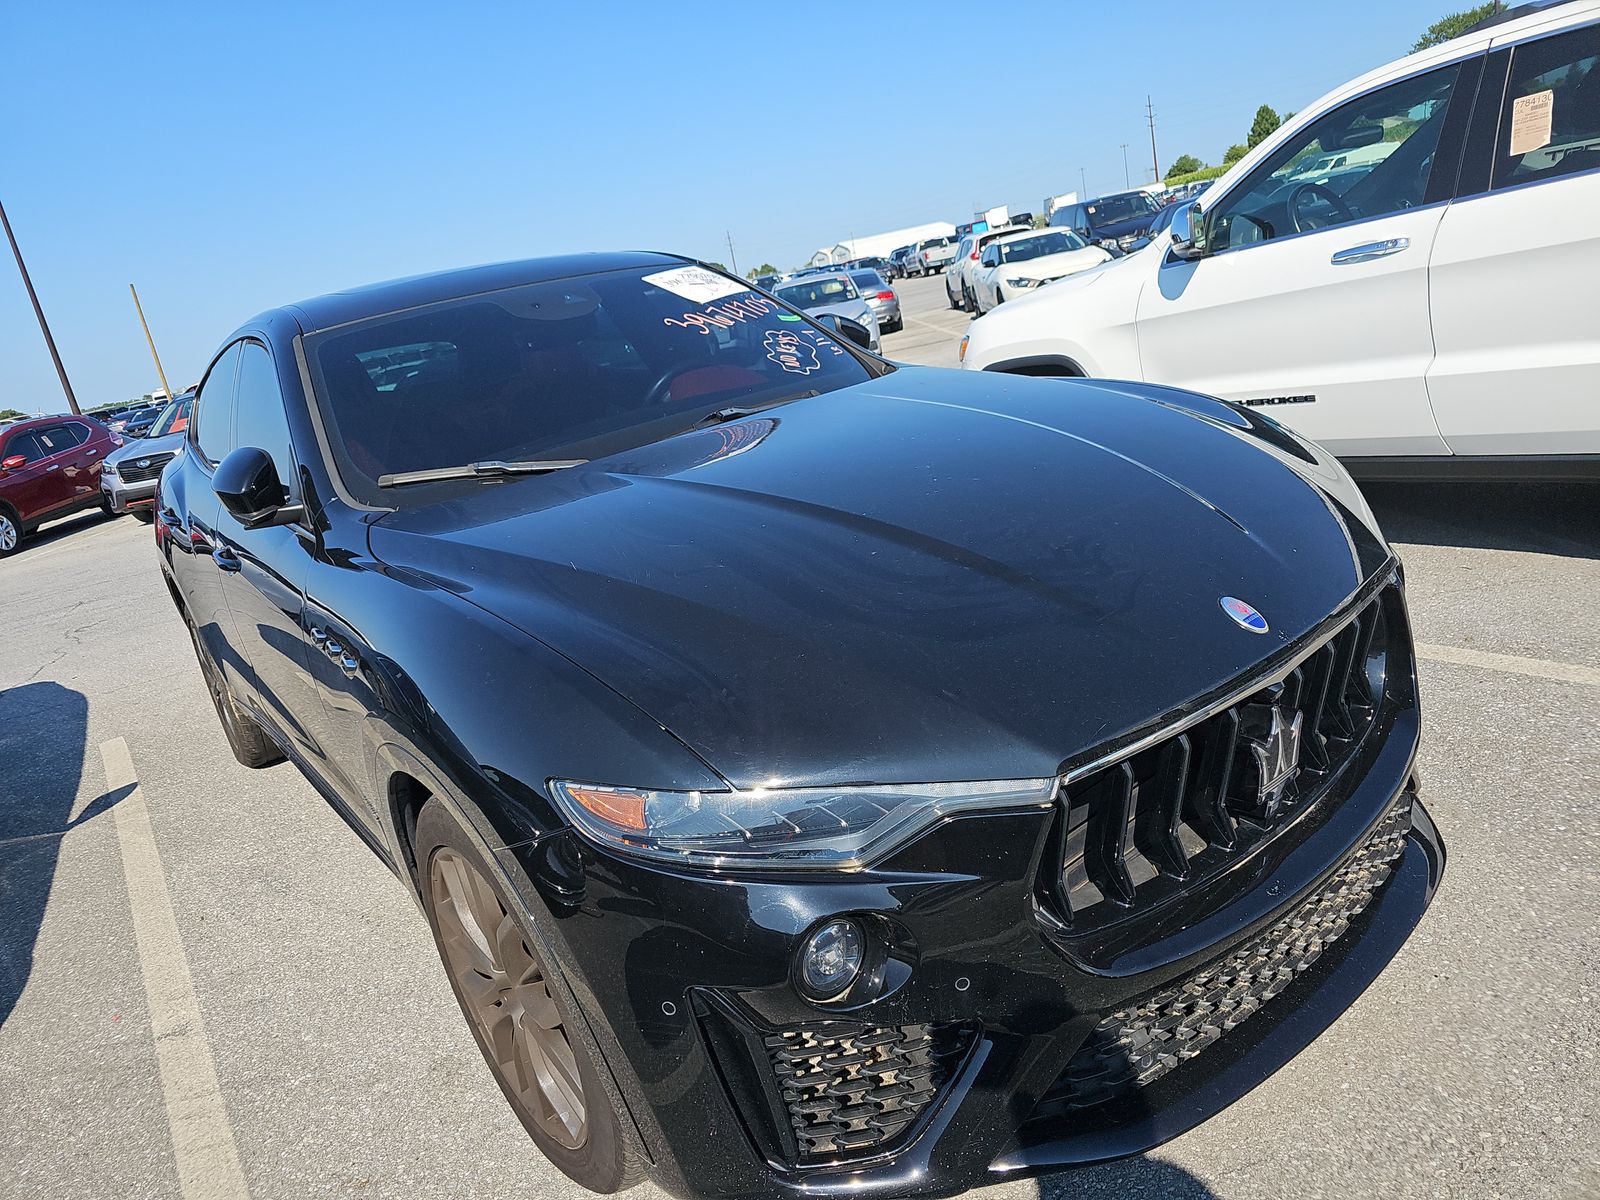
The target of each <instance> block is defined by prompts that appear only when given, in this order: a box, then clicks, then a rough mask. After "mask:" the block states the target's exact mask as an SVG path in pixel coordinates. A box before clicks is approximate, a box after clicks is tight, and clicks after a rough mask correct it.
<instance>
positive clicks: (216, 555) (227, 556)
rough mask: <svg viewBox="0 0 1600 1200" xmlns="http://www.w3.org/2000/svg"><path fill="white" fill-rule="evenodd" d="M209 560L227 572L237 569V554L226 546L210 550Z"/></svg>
mask: <svg viewBox="0 0 1600 1200" xmlns="http://www.w3.org/2000/svg"><path fill="white" fill-rule="evenodd" d="M211 561H212V562H214V563H216V564H217V566H219V567H221V568H222V569H223V570H224V571H227V572H229V573H232V572H234V571H237V570H238V569H239V556H238V555H237V554H235V553H234V552H233V551H232V550H229V549H228V548H227V547H226V546H218V547H217V548H216V549H215V550H213V551H212V552H211Z"/></svg>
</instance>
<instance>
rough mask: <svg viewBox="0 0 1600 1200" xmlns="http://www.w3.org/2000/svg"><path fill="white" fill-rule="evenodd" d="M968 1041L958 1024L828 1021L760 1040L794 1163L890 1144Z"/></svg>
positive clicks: (932, 1093)
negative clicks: (796, 1156)
mask: <svg viewBox="0 0 1600 1200" xmlns="http://www.w3.org/2000/svg"><path fill="white" fill-rule="evenodd" d="M971 1040H972V1030H971V1028H970V1027H967V1026H959V1025H890V1026H871V1025H867V1026H863V1025H832V1026H822V1027H819V1028H815V1029H788V1030H784V1031H783V1032H782V1033H776V1034H772V1035H770V1036H769V1037H767V1038H766V1039H764V1041H765V1045H766V1049H767V1053H768V1055H769V1056H770V1058H771V1062H772V1072H773V1074H774V1075H775V1076H776V1077H777V1081H778V1089H779V1092H780V1093H781V1095H782V1098H783V1103H784V1107H785V1108H786V1109H787V1110H788V1115H789V1123H790V1125H791V1127H792V1128H793V1129H794V1135H795V1138H796V1140H797V1141H798V1143H799V1146H800V1162H801V1164H802V1165H803V1164H807V1163H816V1162H825V1161H831V1160H835V1159H839V1158H845V1157H862V1156H864V1155H867V1154H872V1153H879V1152H883V1151H887V1150H890V1149H892V1148H893V1147H894V1145H895V1143H896V1142H898V1141H899V1140H901V1139H902V1137H903V1136H904V1135H905V1134H906V1133H907V1132H908V1131H909V1130H910V1128H911V1126H912V1124H913V1123H914V1122H915V1121H916V1119H917V1118H918V1117H919V1116H921V1115H922V1113H923V1112H924V1111H926V1110H927V1108H928V1107H929V1105H930V1104H931V1103H932V1102H933V1100H934V1098H935V1097H936V1096H937V1095H938V1094H939V1091H940V1090H941V1089H942V1088H943V1087H944V1085H945V1084H946V1083H948V1082H949V1080H950V1077H951V1075H952V1074H953V1073H954V1071H955V1069H956V1066H957V1065H958V1064H959V1063H960V1061H961V1058H962V1056H963V1055H964V1054H965V1052H966V1049H967V1047H968V1046H969V1045H970V1044H971Z"/></svg>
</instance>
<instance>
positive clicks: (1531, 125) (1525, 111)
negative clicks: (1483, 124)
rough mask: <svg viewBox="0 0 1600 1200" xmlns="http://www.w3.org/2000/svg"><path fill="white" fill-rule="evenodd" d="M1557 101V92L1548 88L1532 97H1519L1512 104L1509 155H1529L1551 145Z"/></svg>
mask: <svg viewBox="0 0 1600 1200" xmlns="http://www.w3.org/2000/svg"><path fill="white" fill-rule="evenodd" d="M1555 99H1556V94H1555V92H1554V91H1553V90H1552V89H1550V88H1546V89H1545V90H1544V91H1542V92H1535V93H1533V95H1531V96H1518V97H1517V98H1516V100H1514V101H1513V102H1512V104H1511V149H1510V150H1508V151H1507V153H1508V154H1527V153H1528V152H1529V151H1530V150H1537V149H1539V147H1541V146H1548V145H1549V144H1550V115H1551V113H1552V112H1554V111H1555Z"/></svg>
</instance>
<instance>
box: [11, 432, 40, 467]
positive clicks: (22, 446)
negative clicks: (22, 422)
mask: <svg viewBox="0 0 1600 1200" xmlns="http://www.w3.org/2000/svg"><path fill="white" fill-rule="evenodd" d="M13 454H20V455H22V457H23V460H24V462H30V463H36V462H38V461H39V460H40V459H41V458H43V457H44V456H45V452H44V450H43V449H42V448H41V447H40V446H39V439H38V438H36V437H34V436H33V434H32V433H31V432H30V433H19V434H17V436H16V437H14V438H12V439H11V441H10V442H9V443H7V445H6V449H5V457H6V458H10V457H11V456H12V455H13Z"/></svg>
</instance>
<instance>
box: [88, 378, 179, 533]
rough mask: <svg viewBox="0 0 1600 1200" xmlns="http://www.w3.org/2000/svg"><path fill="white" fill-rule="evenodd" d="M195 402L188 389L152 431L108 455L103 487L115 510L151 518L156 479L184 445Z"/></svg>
mask: <svg viewBox="0 0 1600 1200" xmlns="http://www.w3.org/2000/svg"><path fill="white" fill-rule="evenodd" d="M193 405H194V393H193V392H184V393H183V394H182V395H180V396H179V397H178V398H177V399H176V400H174V401H173V402H172V403H171V404H169V405H167V407H166V408H164V409H162V411H161V415H160V416H159V417H157V418H156V420H155V424H153V425H151V426H150V432H149V433H148V434H146V435H145V436H144V437H142V438H138V439H136V440H133V441H129V442H127V443H125V444H124V445H123V446H122V447H120V448H119V449H116V450H113V451H112V452H111V453H110V454H108V455H106V457H105V461H104V462H103V463H102V464H101V467H100V490H101V492H103V493H104V494H105V500H106V504H107V506H108V507H109V508H110V509H111V511H112V512H115V513H128V512H131V513H133V514H134V515H135V516H137V517H138V518H139V519H140V520H142V521H148V520H150V519H151V517H152V514H153V511H154V510H153V504H154V501H155V494H156V481H157V480H159V479H160V478H161V471H162V469H163V468H164V467H165V466H166V465H167V464H168V463H169V462H171V461H172V459H173V456H174V455H176V454H177V453H178V451H179V450H180V449H182V448H183V439H184V436H185V431H186V430H187V429H188V428H189V414H190V412H191V410H192V408H193Z"/></svg>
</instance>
